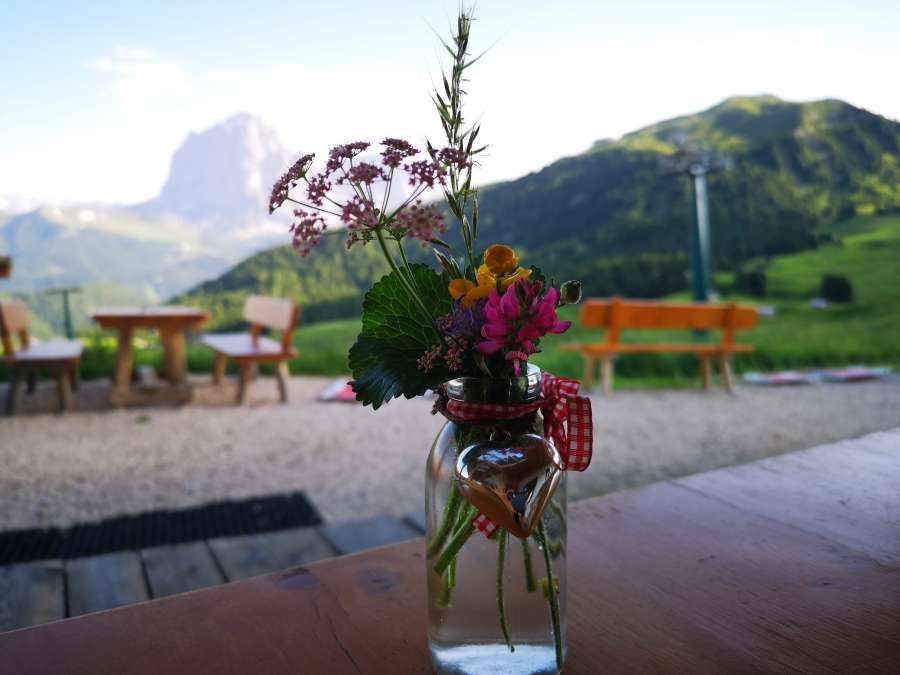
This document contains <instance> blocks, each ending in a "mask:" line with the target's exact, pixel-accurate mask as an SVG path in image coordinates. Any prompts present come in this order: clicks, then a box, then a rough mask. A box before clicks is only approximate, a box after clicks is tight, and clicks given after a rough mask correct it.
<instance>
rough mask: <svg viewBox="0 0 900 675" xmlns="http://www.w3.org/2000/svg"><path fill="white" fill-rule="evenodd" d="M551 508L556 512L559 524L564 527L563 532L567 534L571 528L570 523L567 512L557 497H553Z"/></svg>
mask: <svg viewBox="0 0 900 675" xmlns="http://www.w3.org/2000/svg"><path fill="white" fill-rule="evenodd" d="M550 508H551V509H552V510H553V513H555V514H556V517H557V518H559V524H560V526H561V527H562V531H563V534H565V533H566V531H567V530H568V529H569V523H568V521H567V520H566V514H565V513H564V512H563V510H562V507H561V506H560V505H559V503H558V502H557V501H556V500H555V499H551V500H550Z"/></svg>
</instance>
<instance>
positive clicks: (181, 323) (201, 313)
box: [93, 307, 209, 405]
mask: <svg viewBox="0 0 900 675" xmlns="http://www.w3.org/2000/svg"><path fill="white" fill-rule="evenodd" d="M93 318H94V321H96V322H97V323H98V324H99V325H100V327H101V328H105V329H107V330H115V331H117V332H118V333H119V340H118V345H119V346H118V352H117V354H116V372H115V375H114V377H113V389H112V392H111V400H112V402H113V403H114V404H116V405H125V404H129V403H143V402H146V399H147V397H146V396H145V395H142V394H141V393H140V392H133V391H132V390H131V369H132V366H133V363H134V354H133V344H132V341H133V339H134V331H135V330H136V329H138V328H148V329H153V330H157V331H159V336H160V341H161V342H162V347H163V355H164V360H165V377H166V379H167V380H168V381H169V384H170V386H169V387H168V391H167V392H166V391H165V390H163V391H164V393H167V394H168V395H169V396H168V398H169V399H170V400H172V401H174V400H181V399H183V398H185V397H189V396H190V388H189V387H188V386H187V346H186V341H185V337H184V332H185V331H186V330H190V329H193V328H197V327H199V326H200V325H201V324H202V323H203V322H205V321H208V320H209V312H207V311H205V310H202V309H195V308H193V307H104V308H101V309H98V310H97V311H96V312H94V315H93Z"/></svg>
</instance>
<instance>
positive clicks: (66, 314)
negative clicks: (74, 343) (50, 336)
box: [62, 288, 75, 340]
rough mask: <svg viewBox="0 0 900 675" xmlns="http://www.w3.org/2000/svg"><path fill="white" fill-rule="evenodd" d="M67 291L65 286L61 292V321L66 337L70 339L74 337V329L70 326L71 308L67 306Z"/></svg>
mask: <svg viewBox="0 0 900 675" xmlns="http://www.w3.org/2000/svg"><path fill="white" fill-rule="evenodd" d="M69 291H70V289H68V288H65V289H63V292H62V300H63V322H64V324H65V328H66V337H67V338H69V339H70V340H72V339H74V338H75V329H74V327H73V326H72V310H71V308H70V307H69Z"/></svg>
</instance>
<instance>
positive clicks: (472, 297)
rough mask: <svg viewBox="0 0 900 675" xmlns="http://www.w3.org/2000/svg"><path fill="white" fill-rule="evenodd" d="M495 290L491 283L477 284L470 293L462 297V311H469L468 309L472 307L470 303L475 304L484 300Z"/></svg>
mask: <svg viewBox="0 0 900 675" xmlns="http://www.w3.org/2000/svg"><path fill="white" fill-rule="evenodd" d="M479 281H480V280H479ZM470 283H471V282H470ZM495 288H496V286H494V282H493V281H492V282H491V283H489V284H482V283H479V284H478V285H477V286H475V287H474V288H472V290H471V291H469V292H468V293H466V294H465V296H463V299H462V306H463V309H469V307H471V306H472V303H473V302H475V301H476V300H481V298H486V297H487V296H489V295H490V294H491V291H493V290H494V289H495Z"/></svg>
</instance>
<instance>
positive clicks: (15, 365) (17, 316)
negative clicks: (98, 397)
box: [0, 300, 84, 415]
mask: <svg viewBox="0 0 900 675" xmlns="http://www.w3.org/2000/svg"><path fill="white" fill-rule="evenodd" d="M15 336H17V337H18V339H19V349H18V350H16V349H15V348H14V347H13V337H15ZM0 340H2V342H3V358H4V361H5V362H6V365H7V366H8V367H9V393H8V394H7V397H6V414H7V415H12V414H13V413H14V412H15V411H16V408H17V407H18V404H19V398H20V396H21V393H22V380H23V378H26V379H27V380H28V392H29V393H31V392H33V391H34V388H35V386H36V384H37V374H38V371H39V370H41V369H42V368H43V369H47V370H52V371H53V372H54V373H55V375H56V385H57V391H58V393H59V410H60V412H65V411H67V410H72V409H73V408H74V401H73V398H72V390H73V389H78V384H79V382H80V375H79V371H78V368H79V363H80V361H81V351H82V349H83V348H84V346H83V345H82V344H81V342H79V341H78V340H52V341H50V342H41V343H36V344H32V343H31V340H30V338H29V336H28V307H27V306H26V305H25V303H23V302H20V301H18V300H8V301H4V302H0Z"/></svg>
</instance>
